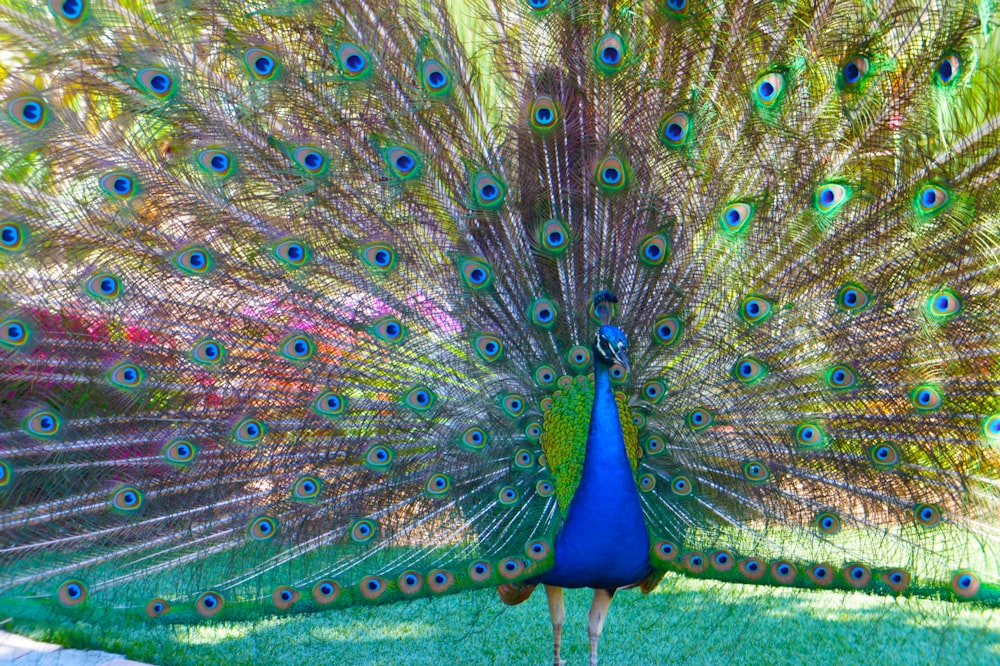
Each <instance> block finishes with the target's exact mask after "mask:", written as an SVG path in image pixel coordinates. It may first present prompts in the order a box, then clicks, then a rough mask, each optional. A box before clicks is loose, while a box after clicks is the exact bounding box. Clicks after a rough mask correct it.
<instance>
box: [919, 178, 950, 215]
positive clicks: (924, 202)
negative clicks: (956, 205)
mask: <svg viewBox="0 0 1000 666" xmlns="http://www.w3.org/2000/svg"><path fill="white" fill-rule="evenodd" d="M950 201H951V193H950V192H949V191H948V190H946V189H944V188H943V187H940V186H938V185H934V184H933V183H926V184H925V185H924V186H923V187H921V188H920V191H919V192H917V196H916V199H915V205H916V208H917V211H918V212H919V213H920V214H921V215H934V214H935V213H939V212H941V211H942V210H944V208H945V207H947V206H948V203H949V202H950Z"/></svg>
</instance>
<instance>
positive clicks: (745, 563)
mask: <svg viewBox="0 0 1000 666" xmlns="http://www.w3.org/2000/svg"><path fill="white" fill-rule="evenodd" d="M737 566H738V567H739V569H740V573H741V574H743V577H744V578H746V579H747V580H760V579H761V578H763V577H764V573H765V570H764V563H763V562H761V561H760V560H758V559H757V558H756V557H748V558H747V559H745V560H742V561H741V562H740V563H739V564H738V565H737Z"/></svg>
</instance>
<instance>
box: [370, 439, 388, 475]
mask: <svg viewBox="0 0 1000 666" xmlns="http://www.w3.org/2000/svg"><path fill="white" fill-rule="evenodd" d="M394 457H395V452H393V450H392V449H390V448H388V447H386V446H383V445H381V444H375V445H373V446H371V447H369V449H368V451H367V452H366V453H365V465H366V466H367V467H369V468H371V469H374V470H376V471H380V472H383V471H385V470H387V469H389V466H390V465H392V459H393V458H394Z"/></svg>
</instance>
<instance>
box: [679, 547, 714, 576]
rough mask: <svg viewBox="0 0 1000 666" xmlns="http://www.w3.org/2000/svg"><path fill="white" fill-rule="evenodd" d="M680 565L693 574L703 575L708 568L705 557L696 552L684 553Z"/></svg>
mask: <svg viewBox="0 0 1000 666" xmlns="http://www.w3.org/2000/svg"><path fill="white" fill-rule="evenodd" d="M681 564H683V565H684V568H685V569H687V570H688V571H690V572H691V573H694V574H700V573H705V569H707V568H708V562H706V561H705V556H704V555H702V554H701V553H699V552H698V551H691V552H690V553H684V557H682V558H681Z"/></svg>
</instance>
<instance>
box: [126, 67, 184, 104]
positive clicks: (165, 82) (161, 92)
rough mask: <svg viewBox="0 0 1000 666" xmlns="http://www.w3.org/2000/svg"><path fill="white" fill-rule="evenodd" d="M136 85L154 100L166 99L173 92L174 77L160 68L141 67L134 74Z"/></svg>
mask: <svg viewBox="0 0 1000 666" xmlns="http://www.w3.org/2000/svg"><path fill="white" fill-rule="evenodd" d="M135 80H136V83H137V84H138V85H139V87H140V88H142V89H143V90H144V91H146V93H147V94H149V95H152V96H153V97H155V98H156V99H167V98H168V97H170V96H171V95H173V94H174V92H175V85H174V77H173V75H172V74H171V73H170V72H168V71H167V70H165V69H163V68H162V67H143V68H142V69H140V70H139V71H138V72H136V74H135Z"/></svg>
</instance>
